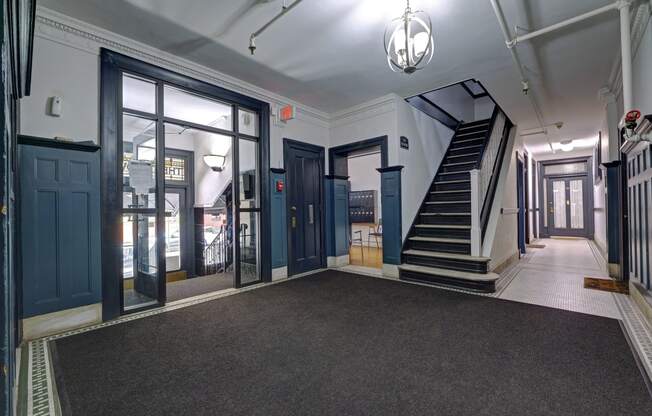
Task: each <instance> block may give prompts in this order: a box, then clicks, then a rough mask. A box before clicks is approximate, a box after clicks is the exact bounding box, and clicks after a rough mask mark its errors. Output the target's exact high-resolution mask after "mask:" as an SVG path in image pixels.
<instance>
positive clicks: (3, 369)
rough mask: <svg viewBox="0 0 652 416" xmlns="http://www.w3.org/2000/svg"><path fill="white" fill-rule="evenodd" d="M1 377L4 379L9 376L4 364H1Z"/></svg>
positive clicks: (7, 368)
mask: <svg viewBox="0 0 652 416" xmlns="http://www.w3.org/2000/svg"><path fill="white" fill-rule="evenodd" d="M2 375H3V376H5V377H7V376H8V375H9V367H7V366H6V365H5V364H2Z"/></svg>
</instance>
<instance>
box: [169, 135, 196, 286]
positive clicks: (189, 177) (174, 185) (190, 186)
mask: <svg viewBox="0 0 652 416" xmlns="http://www.w3.org/2000/svg"><path fill="white" fill-rule="evenodd" d="M168 155H170V156H173V157H179V158H184V159H186V162H187V165H186V180H185V181H184V182H180V181H164V188H165V189H168V188H169V189H184V190H185V191H186V201H185V204H186V224H183V225H182V227H183V228H184V229H185V233H186V236H187V239H188V240H189V241H187V242H186V244H188V247H186V248H185V250H184V251H185V253H184V252H182V253H181V255H182V256H183V255H184V254H185V256H186V257H188V258H189V259H190V260H188V259H185V260H186V262H187V263H186V265H187V266H189V267H188V268H187V269H186V271H187V272H188V277H194V276H196V274H197V271H196V270H195V227H194V225H195V152H193V151H191V150H183V149H175V148H173V147H166V148H165V156H166V157H167V156H168ZM181 268H182V269H183V263H181ZM166 272H167V271H166ZM166 284H167V281H166Z"/></svg>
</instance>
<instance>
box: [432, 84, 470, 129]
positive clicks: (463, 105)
mask: <svg viewBox="0 0 652 416" xmlns="http://www.w3.org/2000/svg"><path fill="white" fill-rule="evenodd" d="M424 96H425V97H426V98H428V99H429V100H430V101H432V102H433V103H435V104H437V105H439V106H440V107H441V108H442V109H443V110H444V111H446V112H447V113H448V114H450V115H452V116H453V117H455V118H456V119H458V120H460V121H461V120H464V121H466V122H470V121H475V100H474V99H473V98H472V97H471V96H470V95H469V93H468V92H467V91H466V90H465V89H464V87H462V86H461V85H457V86H454V87H451V88H444V89H440V90H437V91H432V92H428V93H426V94H424Z"/></svg>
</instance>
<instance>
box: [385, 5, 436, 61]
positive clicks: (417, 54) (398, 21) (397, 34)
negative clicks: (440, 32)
mask: <svg viewBox="0 0 652 416" xmlns="http://www.w3.org/2000/svg"><path fill="white" fill-rule="evenodd" d="M384 43H385V53H386V54H387V64H388V65H389V67H390V69H391V70H392V71H394V72H403V73H406V74H412V73H414V72H416V71H418V70H420V69H423V68H424V67H425V66H426V65H428V64H429V63H430V61H431V60H432V56H433V50H434V46H435V43H434V40H433V38H432V22H431V20H430V16H428V14H427V13H425V12H424V11H421V10H416V11H412V9H411V8H410V0H407V1H406V8H405V12H403V15H402V16H399V17H397V18H395V19H393V20H392V21H391V22H390V23H389V24H388V25H387V28H386V29H385V38H384Z"/></svg>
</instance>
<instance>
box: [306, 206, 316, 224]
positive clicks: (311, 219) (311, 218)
mask: <svg viewBox="0 0 652 416" xmlns="http://www.w3.org/2000/svg"><path fill="white" fill-rule="evenodd" d="M314 223H315V206H314V205H313V204H308V224H310V225H312V224H314Z"/></svg>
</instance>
